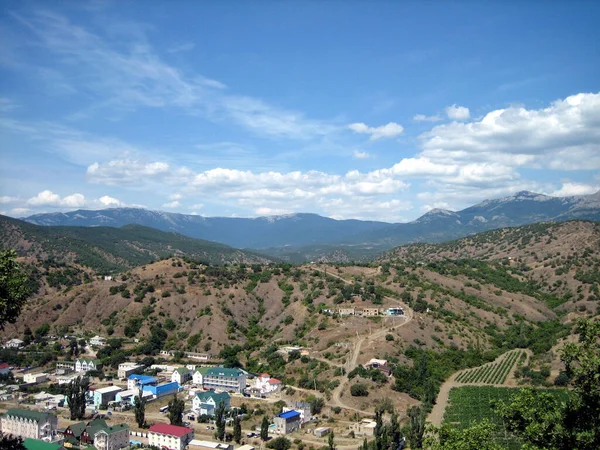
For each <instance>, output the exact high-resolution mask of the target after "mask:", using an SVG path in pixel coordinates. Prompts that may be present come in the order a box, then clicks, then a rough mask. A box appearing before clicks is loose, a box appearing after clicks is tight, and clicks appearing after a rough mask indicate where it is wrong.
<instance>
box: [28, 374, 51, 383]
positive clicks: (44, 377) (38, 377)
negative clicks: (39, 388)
mask: <svg viewBox="0 0 600 450" xmlns="http://www.w3.org/2000/svg"><path fill="white" fill-rule="evenodd" d="M44 381H48V374H47V373H26V374H25V375H24V376H23V382H24V383H33V384H38V383H43V382H44Z"/></svg>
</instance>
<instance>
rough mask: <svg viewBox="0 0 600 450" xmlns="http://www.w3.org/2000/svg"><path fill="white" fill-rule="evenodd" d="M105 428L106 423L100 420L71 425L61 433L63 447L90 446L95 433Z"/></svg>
mask: <svg viewBox="0 0 600 450" xmlns="http://www.w3.org/2000/svg"><path fill="white" fill-rule="evenodd" d="M107 426H108V425H107V423H106V422H105V421H104V420H102V419H93V420H91V421H89V422H76V423H73V424H71V425H69V426H68V427H67V428H65V431H63V436H64V437H65V445H66V446H67V447H79V446H80V445H82V444H89V445H92V444H93V441H94V434H95V433H96V431H99V430H101V429H102V428H104V427H107Z"/></svg>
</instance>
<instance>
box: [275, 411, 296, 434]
mask: <svg viewBox="0 0 600 450" xmlns="http://www.w3.org/2000/svg"><path fill="white" fill-rule="evenodd" d="M273 422H274V423H275V433H277V434H289V433H293V432H294V431H297V430H299V429H300V427H301V426H302V419H301V418H300V413H299V412H298V411H293V410H292V411H286V412H282V413H281V414H278V415H277V416H275V417H274V418H273Z"/></svg>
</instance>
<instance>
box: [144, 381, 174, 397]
mask: <svg viewBox="0 0 600 450" xmlns="http://www.w3.org/2000/svg"><path fill="white" fill-rule="evenodd" d="M143 389H144V392H150V393H151V394H152V396H153V397H154V398H155V399H156V398H161V397H164V396H165V395H171V394H175V393H177V392H179V390H180V389H181V387H180V386H179V384H178V383H177V382H176V381H175V382H171V383H163V384H159V385H157V386H154V385H147V386H144V387H143Z"/></svg>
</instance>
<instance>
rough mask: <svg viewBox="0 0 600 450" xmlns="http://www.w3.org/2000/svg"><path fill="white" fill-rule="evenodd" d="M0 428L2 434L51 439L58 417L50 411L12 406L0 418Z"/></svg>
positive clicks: (54, 433)
mask: <svg viewBox="0 0 600 450" xmlns="http://www.w3.org/2000/svg"><path fill="white" fill-rule="evenodd" d="M0 428H1V430H2V432H3V433H4V434H12V435H13V436H20V437H22V438H31V439H41V440H44V441H53V440H54V438H55V436H56V429H57V428H58V419H57V418H56V416H55V415H54V414H50V413H45V412H37V411H30V410H28V409H17V408H12V409H9V410H8V411H7V412H6V413H5V414H3V415H2V418H0Z"/></svg>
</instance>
